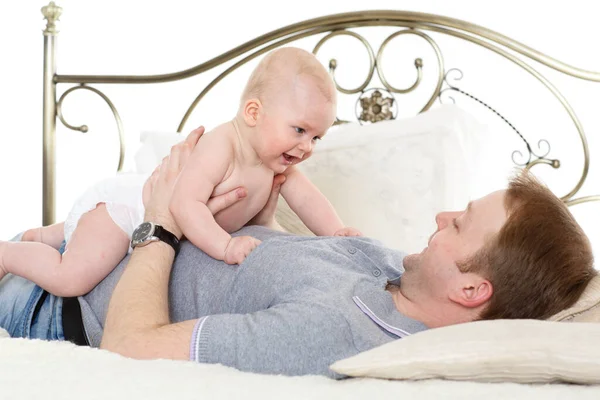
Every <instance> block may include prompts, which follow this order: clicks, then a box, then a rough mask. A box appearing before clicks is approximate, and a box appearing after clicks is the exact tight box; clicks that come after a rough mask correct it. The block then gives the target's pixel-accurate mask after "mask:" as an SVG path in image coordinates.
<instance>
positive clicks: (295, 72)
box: [240, 47, 336, 105]
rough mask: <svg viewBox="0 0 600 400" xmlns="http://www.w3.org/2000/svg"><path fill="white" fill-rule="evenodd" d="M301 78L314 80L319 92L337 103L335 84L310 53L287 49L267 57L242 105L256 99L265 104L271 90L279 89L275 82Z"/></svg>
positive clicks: (252, 78)
mask: <svg viewBox="0 0 600 400" xmlns="http://www.w3.org/2000/svg"><path fill="white" fill-rule="evenodd" d="M301 75H308V76H310V77H312V78H314V82H315V84H316V85H317V87H318V88H319V91H320V92H321V93H322V94H323V96H324V97H325V99H326V100H327V101H328V102H332V101H335V100H336V91H335V87H334V85H333V81H332V80H331V77H330V76H329V74H328V73H327V71H326V70H325V67H323V65H322V64H321V63H320V62H319V61H318V60H317V59H316V57H315V56H314V55H313V54H311V53H309V52H308V51H306V50H302V49H299V48H295V47H283V48H281V49H277V50H274V51H272V52H270V53H269V54H267V56H265V57H264V58H263V59H262V60H261V62H260V63H259V64H258V66H257V67H256V68H255V69H254V71H253V72H252V75H250V79H248V83H247V84H246V87H245V89H244V92H243V93H242V97H241V99H240V100H241V104H240V105H243V104H244V103H245V102H246V100H248V99H252V98H257V99H259V100H260V101H261V102H263V103H264V102H265V100H266V99H267V98H268V94H269V93H270V92H271V90H276V89H278V88H279V87H274V83H275V82H277V81H278V80H280V79H291V78H292V77H296V76H301Z"/></svg>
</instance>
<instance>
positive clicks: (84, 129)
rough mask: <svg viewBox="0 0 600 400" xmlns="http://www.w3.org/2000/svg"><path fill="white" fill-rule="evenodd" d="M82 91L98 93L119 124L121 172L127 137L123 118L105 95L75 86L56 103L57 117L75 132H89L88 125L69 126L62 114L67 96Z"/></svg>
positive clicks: (95, 90)
mask: <svg viewBox="0 0 600 400" xmlns="http://www.w3.org/2000/svg"><path fill="white" fill-rule="evenodd" d="M80 89H85V90H89V91H90V92H93V93H96V94H97V95H98V96H100V97H101V98H102V99H103V100H104V101H105V102H106V104H108V107H110V110H111V111H112V113H113V116H114V117H115V121H116V122H117V129H118V130H119V163H118V165H117V171H121V170H122V169H123V161H124V160H125V135H124V132H123V123H122V122H121V117H120V116H119V112H118V111H117V109H116V107H115V106H114V104H113V103H112V101H110V99H109V98H108V97H107V96H106V95H105V94H104V93H102V92H101V91H99V90H98V89H96V88H93V87H90V86H87V85H85V84H81V85H79V86H73V87H72V88H70V89H68V90H67V91H65V92H64V93H63V94H62V96H60V99H58V102H57V103H56V115H58V118H59V119H60V121H61V122H62V123H63V125H64V126H66V127H67V128H69V129H71V130H74V131H79V132H83V133H85V132H87V131H88V127H87V125H81V126H74V125H71V124H69V123H68V122H67V121H65V119H64V117H63V113H62V103H63V100H64V99H65V97H67V95H69V94H70V93H72V92H74V91H76V90H80Z"/></svg>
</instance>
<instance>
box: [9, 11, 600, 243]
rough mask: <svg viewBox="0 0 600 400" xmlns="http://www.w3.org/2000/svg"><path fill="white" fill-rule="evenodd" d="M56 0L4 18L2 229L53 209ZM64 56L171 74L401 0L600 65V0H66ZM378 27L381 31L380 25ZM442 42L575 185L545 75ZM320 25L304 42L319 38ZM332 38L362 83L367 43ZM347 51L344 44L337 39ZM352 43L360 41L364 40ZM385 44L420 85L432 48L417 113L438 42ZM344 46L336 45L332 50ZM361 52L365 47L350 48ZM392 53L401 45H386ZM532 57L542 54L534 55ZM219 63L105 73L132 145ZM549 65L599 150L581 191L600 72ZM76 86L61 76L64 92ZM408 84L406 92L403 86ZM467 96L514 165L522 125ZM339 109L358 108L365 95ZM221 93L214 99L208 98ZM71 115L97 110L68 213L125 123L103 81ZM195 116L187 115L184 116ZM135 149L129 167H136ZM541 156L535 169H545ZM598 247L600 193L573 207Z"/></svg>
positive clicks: (376, 35)
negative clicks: (566, 72)
mask: <svg viewBox="0 0 600 400" xmlns="http://www.w3.org/2000/svg"><path fill="white" fill-rule="evenodd" d="M46 4H47V3H46V2H45V1H39V0H36V1H23V2H17V1H11V2H10V4H9V2H5V4H4V5H3V7H2V9H3V11H4V13H3V18H2V24H0V38H1V39H0V44H1V46H0V49H1V52H2V53H1V58H0V60H1V61H0V76H1V77H2V91H1V94H0V121H1V122H2V124H1V130H0V174H1V175H0V176H1V181H0V183H1V185H2V186H1V187H2V192H1V195H0V238H8V237H10V236H11V235H13V234H15V233H16V232H18V231H20V230H23V229H25V228H28V227H32V226H36V225H38V224H39V223H40V222H41V177H42V174H41V172H42V165H41V159H42V54H43V36H42V29H43V27H44V26H45V23H44V21H43V20H42V15H41V13H40V8H41V7H42V6H44V5H46ZM59 5H60V6H61V7H63V15H62V17H61V22H60V23H59V29H60V34H59V36H58V50H57V65H58V73H60V74H120V75H123V74H159V73H168V72H174V71H178V70H182V69H186V68H189V67H191V66H193V65H196V64H199V63H201V62H204V61H206V60H208V59H210V58H212V57H214V56H217V55H219V54H220V53H222V52H224V51H227V50H229V49H231V48H233V47H234V46H237V45H239V44H241V43H243V42H245V41H247V40H250V39H252V38H254V37H256V36H258V35H261V34H264V33H266V32H269V31H271V30H274V29H277V28H280V27H282V26H285V25H288V24H291V23H295V22H299V21H302V20H305V19H309V18H314V17H319V16H323V15H327V14H333V13H339V12H349V11H359V10H365V9H402V10H407V11H419V12H426V13H434V14H440V15H445V16H449V17H453V18H458V19H462V20H466V21H469V22H473V23H476V24H478V25H482V26H485V27H487V28H490V29H492V30H495V31H498V32H500V33H502V34H504V35H506V36H508V37H511V38H514V39H516V40H518V41H520V42H523V43H525V44H527V45H529V46H531V47H533V48H535V49H537V50H539V51H541V52H544V53H546V54H548V55H550V56H552V57H555V58H557V59H559V60H561V61H564V62H566V63H568V64H571V65H574V66H576V67H579V68H584V69H589V70H600V52H599V51H598V37H600V36H599V35H598V33H599V32H598V30H599V28H598V24H597V15H598V10H597V6H596V4H595V2H592V1H570V2H568V3H565V2H537V1H535V2H534V1H522V0H521V1H514V0H503V1H495V2H490V1H485V2H484V1H466V0H460V1H459V0H453V1H433V0H429V1H425V0H419V1H398V0H395V1H384V0H371V1H368V2H365V1H358V0H345V1H343V2H341V1H340V2H333V1H330V2H326V1H312V0H311V1H300V2H295V1H290V2H283V1H267V0H256V1H244V2H236V1H220V2H214V1H194V2H192V1H181V0H171V1H169V2H165V1H149V0H146V1H137V0H136V1H132V0H128V1H124V0H119V1H117V0H104V1H89V0H77V1H75V0H62V1H59ZM361 32H365V33H364V34H365V36H368V38H369V39H370V40H372V44H373V47H374V50H375V51H377V49H378V47H379V43H381V40H382V39H383V38H385V37H386V36H387V34H389V33H391V32H393V30H392V31H391V30H383V31H373V30H365V31H361ZM369 35H370V36H369ZM432 36H433V38H434V39H435V40H436V41H437V42H438V44H439V45H440V47H441V48H442V52H443V53H444V57H445V60H446V69H448V68H452V67H459V68H461V69H462V70H463V71H464V72H465V79H463V81H462V82H461V87H463V88H464V89H465V90H467V91H469V92H472V93H473V94H475V95H476V96H479V97H481V98H482V99H483V100H484V101H486V102H488V103H490V104H491V105H492V106H494V107H495V108H497V109H498V110H499V111H501V112H502V113H503V114H504V115H505V116H506V117H507V118H508V119H509V120H510V121H511V122H513V123H514V124H515V125H516V126H517V127H518V128H519V129H520V130H521V131H522V132H523V133H524V134H525V136H526V137H528V139H529V140H530V142H532V144H533V146H535V143H536V142H537V141H538V140H539V139H541V138H545V139H548V140H549V141H550V142H551V144H552V153H551V154H550V156H551V157H555V158H559V159H560V160H561V161H562V163H563V168H561V169H560V170H559V171H558V172H556V171H553V170H551V169H550V168H549V167H545V166H539V167H536V168H537V171H538V172H540V176H541V177H542V179H543V180H544V181H545V182H547V183H548V184H549V185H550V187H551V188H552V189H553V190H555V191H556V192H557V193H558V194H560V195H564V194H566V193H567V192H568V191H570V190H571V188H572V187H574V185H575V182H576V181H577V179H578V178H579V176H580V173H581V168H582V165H581V156H582V152H581V145H580V143H578V142H577V134H576V131H575V128H574V126H573V124H572V123H571V122H570V120H569V118H568V117H567V114H566V113H565V112H564V111H563V110H562V108H561V106H560V104H559V103H558V102H557V101H556V99H555V98H554V97H552V96H551V95H550V94H549V92H547V91H546V90H545V89H544V88H543V87H542V85H540V84H539V83H538V82H536V81H535V80H534V79H532V78H531V77H530V76H529V75H528V74H527V73H525V72H523V71H522V70H520V69H519V68H516V67H515V66H514V65H512V64H510V63H508V62H505V61H504V60H503V59H501V58H500V57H498V56H495V55H494V54H491V53H490V52H487V51H483V50H482V49H480V48H478V47H477V46H474V45H471V44H466V43H464V42H461V41H458V40H454V39H448V38H445V37H443V36H439V35H437V36H436V35H435V34H432ZM317 40H318V39H316V38H312V39H307V40H304V41H302V42H301V43H299V44H298V45H300V46H302V47H304V48H306V49H309V50H311V49H312V46H314V45H315V44H316V42H317ZM339 43H340V45H333V44H332V45H331V46H329V47H327V48H324V53H323V54H320V58H321V59H322V60H323V61H324V62H327V60H328V59H329V58H331V56H335V57H336V58H337V59H338V61H339V69H338V73H339V79H340V81H341V83H342V84H345V86H352V87H355V86H358V84H359V83H360V82H362V80H363V79H364V76H365V75H364V71H365V68H366V63H365V60H366V57H365V54H364V49H362V48H361V47H360V46H357V45H356V44H355V43H354V42H352V41H351V40H346V41H344V40H341V41H340V42H339ZM341 45H345V46H347V49H348V51H346V52H341V53H340V50H336V51H334V46H338V47H341ZM352 46H354V47H352ZM388 52H389V53H386V56H385V57H387V58H385V59H384V60H385V64H386V68H385V72H386V76H387V77H388V80H390V81H391V83H392V84H394V85H396V86H400V87H406V86H409V85H410V84H411V83H412V80H413V79H414V68H413V66H412V63H413V61H412V60H414V58H416V57H422V58H423V59H424V60H425V69H424V73H425V80H424V82H423V85H422V87H421V89H420V90H419V91H417V93H416V94H415V95H414V96H413V97H408V96H404V97H402V99H399V104H400V109H401V113H400V114H401V116H410V115H414V114H415V113H416V112H417V111H418V110H419V108H420V106H421V105H422V104H423V102H424V100H425V99H426V98H428V97H429V96H430V94H431V90H428V88H432V87H433V86H432V85H433V84H434V76H435V74H436V69H435V62H434V61H435V60H434V59H433V58H432V52H431V49H430V48H429V47H427V46H424V45H422V43H421V42H419V41H418V40H417V39H408V40H405V41H404V42H402V41H398V42H393V43H392V45H390V49H389V50H388ZM334 53H335V54H334ZM352 54H354V56H352ZM387 54H389V55H387ZM533 64H534V67H538V65H537V64H535V63H533ZM251 67H252V65H249V66H247V68H244V69H241V70H240V71H238V72H236V73H235V74H234V75H233V76H232V77H231V78H230V79H226V80H225V82H223V83H222V84H219V85H218V86H217V88H216V89H215V90H214V91H213V92H211V93H210V94H209V96H208V97H207V98H206V100H205V101H204V102H202V103H201V104H200V106H199V107H198V109H197V111H196V113H195V114H194V115H193V118H192V121H190V123H189V125H188V126H187V127H186V128H192V127H194V126H195V125H198V124H200V123H203V124H205V125H206V126H207V127H209V128H210V127H211V126H214V125H215V124H217V123H219V122H222V121H224V120H226V119H228V118H231V116H233V113H234V112H235V109H236V106H237V98H238V96H239V93H240V91H241V88H242V85H243V82H244V80H245V78H246V77H247V75H248V72H249V70H250V68H251ZM221 70H222V69H220V70H219V71H210V72H209V73H207V74H206V75H204V76H201V77H199V78H197V79H194V80H192V81H184V82H177V83H171V84H166V85H164V84H163V85H146V86H126V87H120V88H119V87H115V86H102V85H96V87H97V88H99V89H101V90H103V91H104V92H105V93H106V94H107V95H108V96H109V97H110V98H111V99H112V100H113V101H114V102H115V104H116V106H117V108H118V109H119V111H120V113H121V116H122V118H123V122H124V125H125V129H126V133H127V135H128V139H127V140H128V149H133V148H135V145H136V143H137V140H138V136H139V133H140V132H141V131H143V130H154V131H174V130H175V129H176V127H177V125H178V123H179V120H180V119H181V117H182V115H183V113H184V112H185V109H186V108H187V106H188V105H189V103H191V101H192V100H193V98H194V97H195V96H196V94H197V93H199V92H200V91H201V90H202V88H203V87H204V85H206V84H207V83H208V82H209V81H210V79H212V78H214V77H215V76H216V74H217V73H218V72H220V71H221ZM540 70H541V71H542V72H543V73H544V74H546V76H547V77H548V78H549V79H550V80H551V81H552V82H554V84H555V85H556V86H557V87H558V88H559V90H561V91H562V93H563V94H564V95H565V97H566V98H567V99H568V100H569V102H570V103H571V105H572V106H573V108H574V109H575V111H576V113H577V115H578V117H579V118H580V120H581V122H582V124H583V126H584V129H585V130H586V133H587V135H588V140H589V144H590V150H591V155H592V163H591V169H590V174H589V176H588V180H587V182H586V185H585V186H584V188H583V189H582V190H581V191H580V195H590V194H600V179H599V176H600V171H599V170H600V168H598V160H600V139H599V135H598V133H599V132H600V113H599V107H598V103H599V101H598V100H599V99H600V83H594V82H587V81H582V80H578V79H575V78H570V77H567V76H563V75H561V74H559V73H556V72H554V71H548V70H546V69H544V68H540ZM68 87H69V86H68V85H64V84H63V85H59V88H58V91H59V94H60V93H62V92H64V90H66V89H67V88H68ZM405 98H406V99H405ZM457 100H459V105H461V106H464V107H465V108H467V109H469V110H473V112H476V113H477V116H478V118H480V120H481V121H482V122H483V123H485V124H486V125H488V126H489V132H488V133H487V134H489V135H490V138H496V139H497V138H499V137H502V138H508V139H507V140H506V141H505V143H506V146H508V147H507V148H508V150H504V149H503V151H508V153H502V160H504V161H506V163H505V164H503V165H502V166H494V165H493V166H492V168H493V169H494V171H495V172H496V175H497V172H498V171H501V172H502V174H505V171H509V169H510V151H512V150H513V149H522V147H520V143H519V141H518V140H517V139H516V136H515V135H514V133H512V132H511V131H510V128H508V127H507V126H506V125H504V124H503V123H501V122H500V121H499V119H498V118H497V117H495V116H493V115H492V114H491V113H489V112H486V111H485V110H484V109H482V108H481V106H479V105H476V104H474V103H473V102H472V101H471V100H469V99H465V98H458V97H457ZM344 101H345V102H346V103H347V104H349V106H346V109H345V111H340V116H342V117H346V118H350V117H351V113H350V114H348V111H347V110H351V109H352V106H351V105H352V104H353V101H354V100H353V99H346V100H344ZM209 105H210V106H209ZM64 109H65V111H64V113H65V118H66V119H67V121H68V122H69V123H71V124H73V125H80V124H87V125H89V126H90V133H89V134H87V135H82V134H80V133H77V132H73V131H70V130H67V129H66V128H64V127H63V126H61V124H60V122H59V129H58V156H57V160H58V185H57V193H58V199H57V200H58V213H57V218H58V219H62V218H64V217H65V215H66V213H67V212H68V209H69V207H70V205H71V203H72V201H73V199H74V197H75V196H77V195H78V194H79V193H80V192H81V190H82V189H84V188H85V187H86V186H87V185H88V184H89V183H90V182H92V181H94V180H96V179H98V178H100V177H103V176H106V175H110V174H112V173H113V171H114V167H115V165H116V162H117V141H116V129H115V127H114V122H113V120H112V119H111V118H112V117H111V114H110V113H109V112H108V108H107V107H106V105H105V104H104V103H103V102H102V101H101V100H99V98H97V97H96V96H95V95H93V94H91V93H90V92H87V91H85V92H84V91H79V92H76V93H75V94H73V95H71V96H70V97H69V98H67V100H65V103H64ZM186 130H187V129H186ZM131 157H132V154H131V151H130V153H129V154H128V164H127V167H131ZM535 170H536V169H534V171H535ZM572 210H573V213H574V214H575V215H576V217H577V219H578V220H579V222H580V223H581V224H582V226H583V227H584V229H585V230H586V232H587V233H588V235H589V236H590V238H591V240H592V243H593V246H594V247H595V249H596V254H597V249H599V248H600V230H599V228H598V227H597V221H598V217H597V216H598V211H599V210H600V203H589V204H588V205H581V206H577V207H575V208H573V209H572Z"/></svg>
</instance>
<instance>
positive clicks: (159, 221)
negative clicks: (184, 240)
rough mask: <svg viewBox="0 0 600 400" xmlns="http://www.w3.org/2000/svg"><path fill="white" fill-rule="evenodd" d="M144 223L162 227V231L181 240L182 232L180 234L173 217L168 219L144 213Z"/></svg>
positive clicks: (157, 214)
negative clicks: (164, 230)
mask: <svg viewBox="0 0 600 400" xmlns="http://www.w3.org/2000/svg"><path fill="white" fill-rule="evenodd" d="M144 221H148V222H152V223H154V224H156V225H160V226H162V227H163V228H164V229H166V230H167V231H169V232H171V233H172V234H173V235H175V236H176V237H177V239H181V237H182V236H183V232H181V229H180V228H179V226H178V225H177V223H175V221H174V220H173V217H169V216H166V215H164V214H161V213H153V212H146V214H145V215H144Z"/></svg>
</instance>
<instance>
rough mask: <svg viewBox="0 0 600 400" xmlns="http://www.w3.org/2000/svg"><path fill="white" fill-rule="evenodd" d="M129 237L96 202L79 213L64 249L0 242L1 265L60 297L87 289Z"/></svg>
mask: <svg viewBox="0 0 600 400" xmlns="http://www.w3.org/2000/svg"><path fill="white" fill-rule="evenodd" d="M128 248H129V238H128V236H127V234H126V233H125V232H124V231H123V230H122V229H121V228H119V227H118V226H117V225H116V224H115V223H114V222H113V220H112V218H111V217H110V215H109V214H108V212H107V211H106V206H105V205H104V204H99V205H98V206H97V207H96V208H95V209H94V210H92V211H89V212H87V213H85V214H83V215H82V216H81V218H80V219H79V222H78V224H77V228H75V231H74V232H73V234H72V236H71V240H70V241H69V243H68V244H67V248H66V251H65V253H64V254H63V255H62V257H61V255H60V253H59V252H58V251H57V250H56V249H54V248H52V247H50V246H49V245H46V244H43V243H36V242H0V269H2V270H4V271H6V272H10V273H13V274H15V275H19V276H22V277H24V278H26V279H29V280H30V281H33V282H35V283H36V284H37V285H39V286H41V287H42V288H44V289H45V290H47V291H48V292H50V293H52V294H54V295H56V296H63V297H72V296H80V295H83V294H85V293H88V292H89V291H90V290H92V289H93V288H94V286H96V285H97V284H98V283H99V282H100V281H101V280H102V279H104V278H105V277H106V276H107V275H108V274H109V273H110V271H112V270H113V269H114V268H115V267H116V266H117V264H118V263H119V261H121V259H122V258H123V257H124V256H125V255H126V254H127V250H128Z"/></svg>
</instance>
